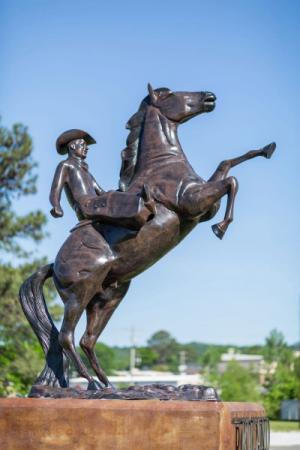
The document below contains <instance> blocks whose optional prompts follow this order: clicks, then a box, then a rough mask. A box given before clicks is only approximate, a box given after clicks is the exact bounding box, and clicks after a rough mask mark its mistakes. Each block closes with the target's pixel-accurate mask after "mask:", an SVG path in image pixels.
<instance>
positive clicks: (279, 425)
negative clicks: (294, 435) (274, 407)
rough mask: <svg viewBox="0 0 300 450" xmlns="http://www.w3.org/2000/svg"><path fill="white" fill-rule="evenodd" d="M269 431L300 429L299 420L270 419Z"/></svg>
mask: <svg viewBox="0 0 300 450" xmlns="http://www.w3.org/2000/svg"><path fill="white" fill-rule="evenodd" d="M270 428H271V431H300V427H299V422H287V421H282V420H270Z"/></svg>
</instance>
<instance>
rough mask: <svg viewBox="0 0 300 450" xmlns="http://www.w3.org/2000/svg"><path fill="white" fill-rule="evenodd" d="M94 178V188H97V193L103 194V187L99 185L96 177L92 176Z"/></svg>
mask: <svg viewBox="0 0 300 450" xmlns="http://www.w3.org/2000/svg"><path fill="white" fill-rule="evenodd" d="M92 179H93V188H94V189H95V192H96V194H97V195H101V194H103V192H105V191H104V190H103V189H102V187H100V186H99V184H98V183H97V181H96V180H95V178H94V177H93V176H92Z"/></svg>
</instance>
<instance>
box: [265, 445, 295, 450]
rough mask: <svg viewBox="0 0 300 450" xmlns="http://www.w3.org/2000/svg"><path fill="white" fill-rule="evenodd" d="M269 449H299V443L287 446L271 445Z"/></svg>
mask: <svg viewBox="0 0 300 450" xmlns="http://www.w3.org/2000/svg"><path fill="white" fill-rule="evenodd" d="M270 450H300V445H292V446H288V447H271V448H270Z"/></svg>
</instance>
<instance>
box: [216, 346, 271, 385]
mask: <svg viewBox="0 0 300 450" xmlns="http://www.w3.org/2000/svg"><path fill="white" fill-rule="evenodd" d="M231 361H236V362H237V363H238V364H239V365H240V366H242V367H244V368H245V369H248V370H252V371H253V372H255V373H257V374H259V382H260V384H263V383H264V382H265V376H266V374H267V369H266V364H265V361H264V358H263V356H262V355H248V354H243V353H236V351H235V349H234V348H230V349H228V352H227V353H223V354H222V356H221V361H220V362H219V364H218V372H219V373H221V374H222V373H224V372H225V371H226V369H227V367H228V364H229V363H230V362H231Z"/></svg>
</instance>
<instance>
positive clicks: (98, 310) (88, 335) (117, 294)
mask: <svg viewBox="0 0 300 450" xmlns="http://www.w3.org/2000/svg"><path fill="white" fill-rule="evenodd" d="M129 284H130V282H127V283H122V284H121V285H119V286H117V287H114V288H113V287H108V288H106V289H105V291H104V292H103V293H102V294H98V295H96V296H95V297H94V298H93V299H92V301H91V302H90V303H89V304H88V306H87V308H86V314H87V325H86V330H85V333H84V335H83V336H82V338H81V340H80V346H81V348H82V350H83V351H84V353H85V354H86V356H87V358H88V360H89V361H90V364H91V366H92V368H93V370H94V372H95V373H96V375H97V377H98V379H99V380H100V382H102V383H103V384H104V385H105V386H108V385H109V380H108V378H107V376H106V374H105V372H104V370H103V369H102V367H101V366H100V364H99V362H98V359H97V356H96V353H95V350H94V347H95V344H96V342H97V340H98V338H99V336H100V334H101V333H102V331H103V330H104V328H105V326H106V325H107V323H108V321H109V319H110V318H111V316H112V314H113V312H114V311H115V309H116V308H117V306H118V305H119V303H120V302H121V300H122V299H123V297H124V296H125V295H126V293H127V290H128V288H129Z"/></svg>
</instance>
